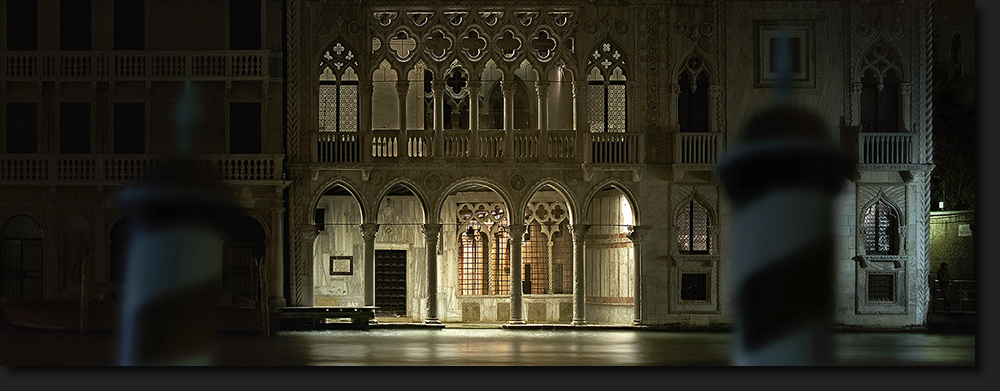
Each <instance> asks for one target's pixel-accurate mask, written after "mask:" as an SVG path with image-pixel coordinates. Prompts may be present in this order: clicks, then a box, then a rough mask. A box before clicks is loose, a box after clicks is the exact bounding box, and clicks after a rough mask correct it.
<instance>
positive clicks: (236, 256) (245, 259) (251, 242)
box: [222, 216, 266, 308]
mask: <svg viewBox="0 0 1000 391" xmlns="http://www.w3.org/2000/svg"><path fill="white" fill-rule="evenodd" d="M224 239H225V241H224V242H223V244H222V290H223V292H224V293H225V297H226V299H227V300H226V304H227V305H230V306H235V307H247V308H253V307H256V303H257V302H258V301H259V300H261V295H260V292H261V289H260V288H261V285H260V283H261V280H260V269H261V263H262V262H264V254H265V253H264V243H265V239H266V237H265V235H264V228H263V227H261V225H260V223H258V222H257V220H255V219H254V218H252V217H250V216H239V217H238V218H236V220H235V221H233V223H232V224H231V225H230V227H229V229H227V230H226V233H225V237H224Z"/></svg>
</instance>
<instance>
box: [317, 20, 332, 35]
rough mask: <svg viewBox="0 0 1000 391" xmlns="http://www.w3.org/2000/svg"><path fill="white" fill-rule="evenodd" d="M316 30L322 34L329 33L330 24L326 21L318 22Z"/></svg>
mask: <svg viewBox="0 0 1000 391" xmlns="http://www.w3.org/2000/svg"><path fill="white" fill-rule="evenodd" d="M316 31H317V32H318V33H319V35H322V36H326V35H330V24H329V23H327V22H323V23H320V24H319V25H318V26H316Z"/></svg>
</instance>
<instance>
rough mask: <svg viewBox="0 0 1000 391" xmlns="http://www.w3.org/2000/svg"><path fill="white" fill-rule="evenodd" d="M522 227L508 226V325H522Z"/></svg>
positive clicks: (523, 227) (523, 229) (523, 228)
mask: <svg viewBox="0 0 1000 391" xmlns="http://www.w3.org/2000/svg"><path fill="white" fill-rule="evenodd" d="M525 228H527V227H526V226H524V225H509V226H507V233H508V234H509V235H510V321H509V322H508V323H510V324H524V317H523V315H522V314H523V311H522V307H521V296H522V293H523V292H522V291H521V236H522V235H524V231H525Z"/></svg>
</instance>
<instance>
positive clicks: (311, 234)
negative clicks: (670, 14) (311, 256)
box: [299, 226, 319, 242]
mask: <svg viewBox="0 0 1000 391" xmlns="http://www.w3.org/2000/svg"><path fill="white" fill-rule="evenodd" d="M317 236H319V231H317V230H316V227H315V226H309V228H308V229H304V230H302V232H301V233H300V236H299V239H300V240H302V241H304V242H310V241H313V240H315V239H316V237H317Z"/></svg>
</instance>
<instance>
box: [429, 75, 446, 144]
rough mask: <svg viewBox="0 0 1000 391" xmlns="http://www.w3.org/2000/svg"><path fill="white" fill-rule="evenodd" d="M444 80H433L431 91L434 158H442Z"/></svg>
mask: <svg viewBox="0 0 1000 391" xmlns="http://www.w3.org/2000/svg"><path fill="white" fill-rule="evenodd" d="M445 87H446V86H445V84H444V80H434V82H433V83H432V85H431V89H432V91H433V92H434V152H433V153H431V155H432V156H434V157H435V158H441V157H444V89H445Z"/></svg>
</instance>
